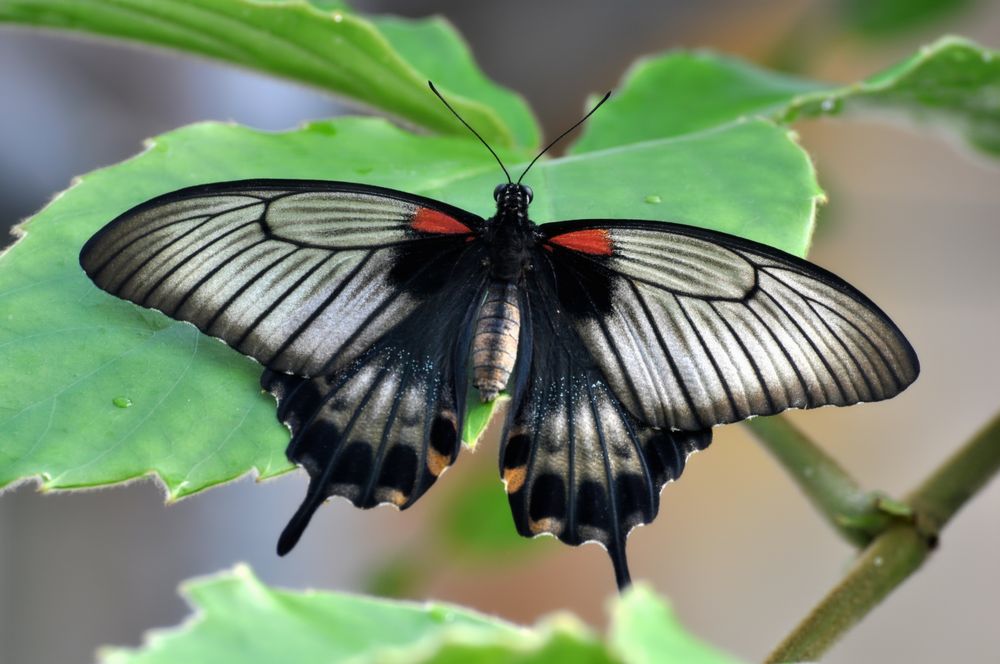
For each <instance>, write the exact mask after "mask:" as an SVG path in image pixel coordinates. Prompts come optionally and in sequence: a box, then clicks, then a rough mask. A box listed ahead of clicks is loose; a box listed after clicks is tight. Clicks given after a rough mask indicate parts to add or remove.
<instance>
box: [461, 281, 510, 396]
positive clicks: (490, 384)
mask: <svg viewBox="0 0 1000 664" xmlns="http://www.w3.org/2000/svg"><path fill="white" fill-rule="evenodd" d="M520 330H521V312H520V309H518V304H517V286H515V285H514V283H513V282H509V281H493V282H492V283H490V287H489V290H488V291H487V293H486V300H485V301H484V302H483V306H482V307H481V308H480V309H479V318H478V319H477V320H476V334H475V337H473V340H472V367H473V385H474V386H475V387H476V389H478V390H479V396H480V398H481V399H482V400H483V401H493V400H494V399H496V397H497V394H499V393H500V390H502V389H503V388H504V387H506V385H507V380H508V379H509V378H510V373H511V371H512V370H513V369H514V360H516V359H517V339H518V334H519V333H520Z"/></svg>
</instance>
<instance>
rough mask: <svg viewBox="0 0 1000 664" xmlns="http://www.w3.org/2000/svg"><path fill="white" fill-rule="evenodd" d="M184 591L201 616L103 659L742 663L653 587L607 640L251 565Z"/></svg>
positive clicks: (617, 610)
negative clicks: (311, 584) (274, 575)
mask: <svg viewBox="0 0 1000 664" xmlns="http://www.w3.org/2000/svg"><path fill="white" fill-rule="evenodd" d="M182 592H183V594H184V595H185V596H186V597H187V598H188V600H189V601H190V603H191V605H192V607H193V608H194V609H195V611H196V614H195V616H194V617H193V618H192V619H190V620H188V621H186V622H185V623H184V624H182V625H181V626H179V627H177V628H174V629H167V630H158V631H154V632H152V633H150V634H149V635H148V636H147V638H146V640H145V643H144V645H143V646H142V647H140V648H138V649H106V650H105V651H104V652H103V653H102V656H101V661H102V662H104V664H159V663H161V662H185V663H186V664H200V663H201V662H205V663H209V662H211V663H214V662H222V661H238V662H240V663H241V664H254V663H255V662H276V661H289V662H297V663H299V664H309V663H311V662H317V663H320V662H321V663H329V662H340V661H344V660H348V659H349V660H350V661H351V662H357V663H359V664H360V663H363V662H399V663H400V664H404V663H405V664H411V663H413V662H423V663H428V664H429V663H434V664H451V663H452V662H454V663H455V664H460V663H464V662H477V664H484V663H490V664H492V663H494V662H495V663H496V664H506V663H509V662H519V663H521V664H528V663H538V664H542V663H545V662H593V663H595V664H596V663H599V662H600V663H604V662H609V663H610V662H623V663H625V664H644V663H647V662H650V663H651V662H658V661H678V662H685V664H734V662H735V660H732V659H730V658H728V657H725V656H723V655H721V654H719V653H717V652H716V651H714V650H713V649H711V648H709V647H708V646H706V645H704V644H702V643H701V642H700V641H698V640H697V639H696V638H695V637H693V636H690V635H689V634H687V633H686V632H685V631H684V630H683V628H682V627H681V626H680V625H679V624H678V623H677V622H676V621H675V619H674V618H673V616H672V615H671V614H670V613H669V610H668V609H667V608H666V606H665V605H664V604H663V603H662V601H661V600H660V599H658V598H657V597H656V596H655V595H654V594H653V593H652V592H651V591H649V590H648V589H645V588H636V589H632V590H631V591H629V592H628V593H626V594H625V595H623V596H622V597H620V598H615V599H614V600H613V601H612V608H611V611H612V627H611V635H610V638H609V643H607V644H605V643H603V642H602V641H601V640H600V639H598V638H597V637H596V636H595V635H594V634H593V633H592V632H590V630H589V629H588V628H587V627H585V626H584V625H582V624H581V623H580V622H579V621H578V620H577V619H576V618H574V617H573V616H570V615H568V614H556V615H553V616H549V617H547V618H543V619H542V620H541V621H540V622H539V623H538V624H537V625H536V626H534V627H518V626H515V625H512V624H510V623H507V622H505V621H503V620H500V619H498V618H495V617H490V616H486V615H483V614H479V613H476V612H474V611H471V610H469V609H465V608H461V607H456V606H451V605H447V604H438V603H425V604H418V603H414V602H399V601H392V600H383V599H377V598H372V597H364V596H359V595H349V594H344V593H334V592H318V591H305V592H299V591H289V590H280V589H272V588H269V587H268V586H266V585H264V584H263V583H261V582H260V581H259V580H258V579H257V578H255V577H254V576H253V573H252V572H251V571H250V570H249V569H248V568H247V567H245V566H238V567H236V569H234V570H233V571H231V572H225V573H222V574H219V575H217V576H215V577H212V578H206V579H200V580H195V581H191V582H188V583H186V584H184V586H183V587H182Z"/></svg>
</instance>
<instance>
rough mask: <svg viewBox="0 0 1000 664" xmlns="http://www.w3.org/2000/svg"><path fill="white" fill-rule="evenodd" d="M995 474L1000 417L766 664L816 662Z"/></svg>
mask: <svg viewBox="0 0 1000 664" xmlns="http://www.w3.org/2000/svg"><path fill="white" fill-rule="evenodd" d="M998 470H1000V414H998V415H997V416H995V417H994V418H993V420H992V421H991V422H990V423H989V424H988V425H986V427H984V428H983V429H982V430H981V431H980V432H979V433H978V434H976V435H975V436H974V437H973V438H972V440H970V441H969V442H968V443H966V444H965V446H963V447H962V448H961V449H960V450H958V451H957V452H956V453H955V454H954V455H952V456H951V458H949V459H948V460H947V461H945V462H944V463H943V464H942V465H941V467H940V468H939V469H938V470H937V471H936V472H934V473H933V474H932V475H931V476H930V477H929V478H928V479H927V480H926V481H925V482H923V484H921V485H920V486H919V487H917V489H916V490H915V491H913V493H911V494H910V495H909V496H908V497H907V499H906V504H908V505H909V506H910V507H911V508H912V510H913V512H914V515H915V518H913V519H909V520H906V521H903V520H897V521H896V522H895V523H893V524H892V525H891V526H890V527H889V528H888V529H887V530H885V532H883V533H882V534H881V535H879V536H878V537H876V538H875V539H874V540H873V541H872V543H871V544H870V545H869V546H868V547H867V548H866V549H865V550H864V552H863V553H862V554H861V556H860V557H859V558H858V560H857V561H856V562H855V563H854V565H853V566H852V567H851V570H850V571H849V572H848V573H847V575H846V576H845V577H844V579H843V580H842V581H841V582H840V583H839V584H837V586H835V587H834V588H833V590H831V591H830V592H829V594H827V596H826V597H825V598H823V600H822V601H821V602H820V603H819V604H818V605H817V606H816V608H814V609H813V610H812V612H811V613H810V614H809V615H808V616H806V618H805V620H803V621H802V622H801V623H800V624H799V625H798V626H797V627H796V628H795V629H794V630H793V631H792V633H791V634H789V635H788V637H786V638H785V640H784V641H782V643H781V644H780V645H778V647H777V648H776V649H775V650H774V652H773V653H771V655H770V656H769V657H768V659H767V661H768V662H800V661H804V660H818V659H819V658H820V656H822V655H823V653H825V652H826V651H827V650H828V649H829V648H830V646H831V645H833V644H834V643H835V642H836V641H837V639H839V638H840V636H841V635H843V634H844V632H846V631H847V630H848V629H850V628H851V627H852V626H853V625H854V624H855V623H857V622H858V621H859V620H861V619H862V618H863V617H864V616H865V615H867V614H868V612H869V611H871V610H872V609H873V608H874V607H875V606H876V605H877V604H878V603H879V602H881V601H882V599H883V598H884V597H886V596H887V595H888V594H889V593H890V592H892V590H893V589H895V588H896V586H898V585H899V584H900V583H902V582H903V581H904V580H905V579H906V578H907V577H908V576H910V574H912V573H913V572H915V571H916V570H917V569H918V568H919V567H920V565H921V564H923V562H924V560H925V559H926V558H927V554H928V553H930V551H931V549H932V548H933V547H934V545H935V544H936V542H937V537H938V533H939V532H940V529H941V528H942V527H944V525H945V524H946V523H947V522H948V521H949V520H950V519H951V517H952V516H954V515H955V513H956V512H957V511H958V510H959V508H961V507H962V505H964V504H965V503H966V501H968V500H969V498H971V497H972V496H973V495H975V494H976V493H977V492H978V491H979V490H980V489H981V488H982V487H983V486H984V485H985V484H986V483H987V482H988V481H989V480H990V478H991V477H993V476H994V475H995V474H996V473H997V471H998Z"/></svg>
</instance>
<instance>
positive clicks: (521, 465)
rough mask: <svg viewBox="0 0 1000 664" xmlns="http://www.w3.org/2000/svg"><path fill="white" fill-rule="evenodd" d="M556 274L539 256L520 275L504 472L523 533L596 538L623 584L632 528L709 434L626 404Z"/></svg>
mask: <svg viewBox="0 0 1000 664" xmlns="http://www.w3.org/2000/svg"><path fill="white" fill-rule="evenodd" d="M556 278H557V275H556V273H555V271H554V270H553V269H552V267H551V265H550V264H549V263H547V261H546V259H545V257H544V256H540V257H539V259H538V261H536V264H535V266H534V269H533V270H532V271H531V272H529V274H528V275H527V277H526V280H525V288H524V292H523V293H522V302H521V310H522V312H523V318H524V321H523V327H522V333H521V334H522V342H521V348H520V349H519V351H518V354H519V363H520V365H519V367H518V369H517V371H516V375H518V376H519V378H518V379H517V380H516V384H515V386H514V388H513V392H514V397H513V402H512V406H511V408H512V412H511V417H510V422H509V424H508V429H507V432H506V433H505V441H504V443H503V446H502V449H501V453H500V454H501V456H500V466H501V473H502V475H503V478H504V482H505V484H506V488H507V492H508V496H509V500H510V504H511V509H512V512H513V515H514V521H515V523H516V524H517V528H518V531H519V532H520V533H521V534H522V535H525V536H528V537H531V536H535V535H539V534H542V533H551V534H553V535H555V536H556V537H558V538H559V539H560V540H562V541H563V542H566V543H568V544H573V545H576V544H581V543H583V542H586V541H597V542H600V543H601V544H603V545H604V546H605V548H607V550H608V552H609V554H610V555H611V558H612V561H613V562H614V566H615V574H616V578H617V580H618V583H619V586H623V585H624V584H626V583H628V567H627V564H626V559H625V540H626V538H627V536H628V532H629V531H630V530H631V529H632V528H634V527H635V526H638V525H640V524H644V523H649V522H650V521H652V520H653V518H654V517H655V516H656V512H657V510H658V507H659V493H660V490H661V489H662V488H663V485H664V484H665V483H666V482H668V481H670V480H673V479H676V478H677V477H678V476H679V475H680V473H681V471H682V470H683V468H684V463H685V460H686V458H687V456H688V455H689V454H690V453H691V452H693V451H695V450H698V449H702V448H704V447H705V446H707V445H708V443H709V441H710V440H711V434H710V432H709V431H700V432H670V431H664V430H656V429H653V428H652V427H650V426H648V425H646V424H643V423H641V422H640V421H638V420H637V419H636V418H635V417H634V416H633V415H631V414H630V413H629V412H628V410H627V409H626V408H625V407H624V406H623V405H622V403H621V402H620V400H619V399H618V398H617V396H616V395H615V393H614V391H613V390H612V389H611V388H610V387H609V385H608V382H607V381H606V380H605V378H604V376H603V374H602V372H601V369H600V367H599V364H598V363H597V362H596V361H595V360H594V358H593V357H592V356H591V354H590V352H589V351H588V349H587V347H586V346H585V345H584V344H583V342H582V340H581V339H580V337H579V335H578V333H577V331H576V330H575V329H574V327H573V325H572V323H571V320H570V319H569V318H567V317H566V316H565V315H563V314H562V313H561V311H560V309H561V305H560V303H559V295H558V285H557V282H556Z"/></svg>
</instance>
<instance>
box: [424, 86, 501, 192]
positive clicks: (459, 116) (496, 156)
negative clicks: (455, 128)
mask: <svg viewBox="0 0 1000 664" xmlns="http://www.w3.org/2000/svg"><path fill="white" fill-rule="evenodd" d="M427 85H429V86H431V91H432V92H433V93H434V94H436V95H437V98H438V99H440V100H441V103H442V104H444V105H445V106H446V107H447V108H448V110H449V111H451V112H452V114H453V115H454V116H455V117H456V118H458V120H459V122H461V123H462V124H464V125H465V128H466V129H468V130H469V131H471V132H472V134H473V135H474V136H475V137H476V138H478V139H479V141H480V142H481V143H482V144H483V145H485V146H486V149H487V150H489V151H490V154H491V155H493V158H494V159H496V160H497V163H498V164H500V168H502V169H503V174H504V175H506V176H507V183H508V184H510V182H511V179H510V173H508V172H507V167H506V166H504V165H503V162H502V161H500V157H499V155H497V153H496V152H494V151H493V148H491V147H490V144H489V143H487V142H486V139H484V138H483V137H482V136H480V135H479V132H478V131H476V130H475V129H473V128H472V125H470V124H469V123H468V122H466V121H465V120H464V119H463V118H462V116H461V115H459V114H458V111H456V110H455V109H454V108H452V107H451V104H449V103H448V100H447V99H445V98H444V96H442V95H441V93H440V92H438V89H437V88H435V87H434V82H433V81H427ZM518 182H520V180H518Z"/></svg>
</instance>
